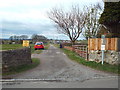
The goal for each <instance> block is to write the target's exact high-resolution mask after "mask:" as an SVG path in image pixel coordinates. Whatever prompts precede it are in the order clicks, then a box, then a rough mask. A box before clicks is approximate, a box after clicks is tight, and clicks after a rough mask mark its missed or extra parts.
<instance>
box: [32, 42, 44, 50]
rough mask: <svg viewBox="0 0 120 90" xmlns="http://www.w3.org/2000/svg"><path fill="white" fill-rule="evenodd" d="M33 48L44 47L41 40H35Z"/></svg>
mask: <svg viewBox="0 0 120 90" xmlns="http://www.w3.org/2000/svg"><path fill="white" fill-rule="evenodd" d="M34 48H35V50H37V49H44V45H43V42H36V43H35V45H34Z"/></svg>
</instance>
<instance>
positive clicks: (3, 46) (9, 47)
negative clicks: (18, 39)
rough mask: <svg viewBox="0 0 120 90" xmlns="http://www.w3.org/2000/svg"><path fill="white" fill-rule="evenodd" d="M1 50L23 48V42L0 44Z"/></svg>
mask: <svg viewBox="0 0 120 90" xmlns="http://www.w3.org/2000/svg"><path fill="white" fill-rule="evenodd" d="M0 47H2V48H0V49H1V50H10V49H18V48H23V46H22V44H3V45H0Z"/></svg>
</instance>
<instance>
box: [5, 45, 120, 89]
mask: <svg viewBox="0 0 120 90" xmlns="http://www.w3.org/2000/svg"><path fill="white" fill-rule="evenodd" d="M32 58H39V59H40V65H39V66H38V67H36V68H34V69H31V70H28V71H26V72H23V73H20V74H16V75H10V76H7V77H10V78H12V80H11V82H9V83H7V82H4V83H3V88H19V87H20V88H21V87H22V88H28V87H29V88H118V76H117V75H116V74H111V73H106V72H102V71H98V70H95V69H91V68H89V67H86V66H84V65H81V64H78V63H76V62H75V61H72V60H70V59H69V58H68V57H67V56H66V54H64V53H63V52H62V51H61V50H60V49H59V48H57V47H55V46H53V45H50V47H49V49H48V50H44V51H43V52H42V53H41V54H32ZM14 79H15V80H14Z"/></svg>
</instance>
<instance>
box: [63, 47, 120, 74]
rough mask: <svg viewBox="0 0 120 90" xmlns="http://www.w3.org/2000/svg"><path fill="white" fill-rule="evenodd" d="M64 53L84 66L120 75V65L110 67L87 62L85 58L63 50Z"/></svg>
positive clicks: (106, 64)
mask: <svg viewBox="0 0 120 90" xmlns="http://www.w3.org/2000/svg"><path fill="white" fill-rule="evenodd" d="M62 50H63V51H64V53H65V54H66V55H67V56H68V57H69V58H70V59H72V60H75V61H77V62H78V63H80V64H83V65H85V66H89V67H91V68H94V69H97V70H101V71H106V72H112V73H116V74H120V65H110V64H108V63H104V64H103V65H102V64H101V63H97V62H94V61H86V60H85V59H84V58H82V57H80V56H78V55H77V54H76V53H75V52H73V51H70V50H67V49H64V48H63V49H62Z"/></svg>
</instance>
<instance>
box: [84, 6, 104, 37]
mask: <svg viewBox="0 0 120 90" xmlns="http://www.w3.org/2000/svg"><path fill="white" fill-rule="evenodd" d="M101 10H102V7H101V6H100V4H96V5H91V6H89V7H87V6H86V7H85V11H86V13H87V18H86V22H85V27H84V32H83V36H84V37H85V38H86V39H88V38H92V37H96V36H97V33H98V31H99V30H100V27H101V25H100V24H99V17H100V12H101Z"/></svg>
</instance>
